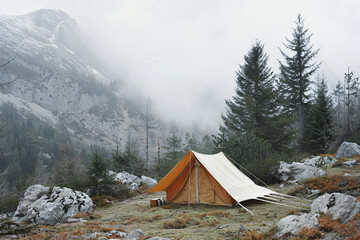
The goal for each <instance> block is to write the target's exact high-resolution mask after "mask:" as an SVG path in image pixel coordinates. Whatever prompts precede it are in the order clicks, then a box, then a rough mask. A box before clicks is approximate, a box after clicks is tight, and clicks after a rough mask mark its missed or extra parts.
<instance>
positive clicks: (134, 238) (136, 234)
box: [125, 229, 144, 240]
mask: <svg viewBox="0 0 360 240" xmlns="http://www.w3.org/2000/svg"><path fill="white" fill-rule="evenodd" d="M143 237H144V232H143V231H141V230H140V229H136V230H134V231H131V232H129V233H128V235H127V236H126V238H125V240H138V239H142V238H143Z"/></svg>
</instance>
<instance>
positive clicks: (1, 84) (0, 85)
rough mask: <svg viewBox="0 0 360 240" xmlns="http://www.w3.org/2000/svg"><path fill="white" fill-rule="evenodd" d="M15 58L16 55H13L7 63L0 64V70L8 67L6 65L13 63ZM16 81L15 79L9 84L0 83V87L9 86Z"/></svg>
mask: <svg viewBox="0 0 360 240" xmlns="http://www.w3.org/2000/svg"><path fill="white" fill-rule="evenodd" d="M15 58H16V55H15V56H14V57H13V58H12V59H10V60H9V61H7V62H6V63H3V64H1V65H0V68H2V67H5V66H6V65H8V64H9V63H11V62H12V61H14V59H15ZM16 80H17V78H15V79H14V80H11V81H9V82H4V83H0V87H4V86H6V85H9V84H11V83H13V82H15V81H16Z"/></svg>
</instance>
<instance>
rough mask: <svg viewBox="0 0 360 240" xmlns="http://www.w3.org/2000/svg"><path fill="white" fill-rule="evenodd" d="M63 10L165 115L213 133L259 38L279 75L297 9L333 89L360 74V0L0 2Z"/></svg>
mask: <svg viewBox="0 0 360 240" xmlns="http://www.w3.org/2000/svg"><path fill="white" fill-rule="evenodd" d="M41 8H50V9H61V10H63V11H65V12H67V13H68V14H70V15H71V16H72V17H73V18H74V19H75V20H76V21H77V22H78V23H79V24H80V25H81V26H82V27H83V29H84V30H85V31H86V32H87V33H89V34H90V35H91V36H92V38H93V41H94V42H95V43H96V45H97V47H98V49H97V50H98V51H100V52H101V53H102V54H103V56H106V59H107V60H108V64H109V65H111V66H112V67H114V68H115V69H116V71H117V73H118V76H119V78H120V79H122V80H124V81H128V82H131V85H132V86H134V88H135V87H136V88H137V89H138V91H140V92H142V93H143V94H145V95H146V96H150V97H151V99H152V100H153V102H154V103H155V105H156V106H157V109H158V110H159V111H160V113H161V114H162V115H163V117H165V118H167V119H168V120H171V119H178V122H179V123H186V124H189V125H191V124H193V123H197V124H198V125H199V126H201V127H203V128H206V127H208V128H209V129H210V130H212V131H213V132H215V131H216V130H217V127H218V124H219V123H220V122H221V119H220V114H221V113H222V112H224V110H225V99H229V98H231V96H232V95H233V94H234V87H235V71H236V70H237V69H238V66H239V64H243V57H244V54H246V53H247V52H248V51H249V49H250V48H251V46H252V44H253V43H254V42H255V41H256V39H258V40H260V41H261V42H262V43H264V44H265V52H267V53H268V54H269V65H270V67H272V69H273V71H274V73H278V72H279V71H278V63H277V59H280V60H283V59H282V57H281V55H280V52H279V50H278V47H281V45H282V42H284V41H285V36H286V37H291V33H292V29H291V28H292V27H294V26H295V25H294V21H295V20H296V17H297V14H298V13H301V14H302V15H303V17H304V18H305V27H306V28H309V31H310V33H313V34H314V35H313V38H312V43H313V45H314V49H316V48H320V49H321V50H320V52H319V55H318V57H317V59H316V60H317V61H322V66H321V69H320V71H319V73H320V74H324V75H325V76H326V78H327V79H328V81H329V85H330V88H333V87H334V86H335V84H336V82H337V81H338V80H342V79H343V76H344V72H345V71H346V70H347V67H348V66H350V67H351V69H352V70H353V71H354V74H355V76H359V75H360V44H359V43H360V31H359V25H360V14H359V13H360V1H358V0H353V1H350V0H348V1H346V0H345V1H340V0H337V1H334V0H316V1H314V0H311V1H291V0H284V1H269V0H263V1H254V0H252V1H250V0H249V1H240V0H237V1H226V0H225V1H220V0H218V1H211V0H207V1H205V0H204V1H198V0H170V1H169V0H144V1H137V0H126V1H121V0H103V1H99V0H98V1H95V0H61V1H60V0H32V1H29V0H0V14H7V15H20V14H25V13H27V12H29V11H34V10H37V9H41Z"/></svg>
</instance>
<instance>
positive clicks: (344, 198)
mask: <svg viewBox="0 0 360 240" xmlns="http://www.w3.org/2000/svg"><path fill="white" fill-rule="evenodd" d="M311 211H312V212H313V213H321V212H322V213H329V214H332V215H333V219H334V220H335V219H338V218H339V217H340V218H341V221H342V222H348V221H350V220H351V219H352V218H353V217H354V216H355V215H356V214H359V213H360V202H358V201H357V200H356V198H355V197H352V196H350V195H346V194H342V193H332V194H324V195H322V196H320V197H318V198H317V199H315V200H314V202H313V203H312V204H311Z"/></svg>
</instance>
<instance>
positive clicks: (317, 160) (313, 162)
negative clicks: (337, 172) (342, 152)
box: [303, 156, 336, 167]
mask: <svg viewBox="0 0 360 240" xmlns="http://www.w3.org/2000/svg"><path fill="white" fill-rule="evenodd" d="M334 162H336V158H333V157H329V156H327V157H320V156H316V157H312V158H307V159H305V160H303V163H304V164H305V165H308V166H313V167H322V166H326V165H330V164H333V163H334Z"/></svg>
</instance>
